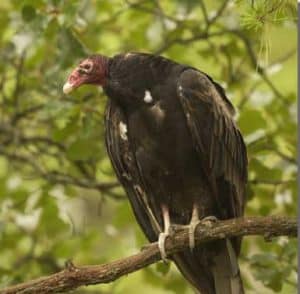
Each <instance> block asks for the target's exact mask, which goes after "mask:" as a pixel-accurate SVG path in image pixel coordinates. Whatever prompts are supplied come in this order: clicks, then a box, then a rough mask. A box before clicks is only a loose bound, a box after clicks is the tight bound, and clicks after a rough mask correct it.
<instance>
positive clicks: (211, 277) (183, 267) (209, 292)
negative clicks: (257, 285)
mask: <svg viewBox="0 0 300 294" xmlns="http://www.w3.org/2000/svg"><path fill="white" fill-rule="evenodd" d="M215 245H216V246H215ZM212 247H213V248H214V249H213V250H212V249H211V248H212ZM173 260H174V261H175V263H176V265H177V267H178V269H179V270H180V271H181V273H182V274H183V275H184V277H185V278H186V279H187V280H188V281H189V282H190V283H191V284H192V285H193V286H194V287H195V289H196V290H197V293H201V294H244V288H243V283H242V279H241V276H240V270H239V266H238V261H237V254H236V252H235V250H234V248H233V247H232V244H231V241H230V240H229V239H226V240H222V241H218V242H214V243H213V244H210V245H209V247H208V246H207V245H205V246H201V247H197V248H195V250H194V251H193V252H191V251H189V250H186V251H184V252H180V253H178V254H176V255H174V256H173Z"/></svg>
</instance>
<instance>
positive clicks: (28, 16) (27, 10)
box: [22, 5, 36, 22]
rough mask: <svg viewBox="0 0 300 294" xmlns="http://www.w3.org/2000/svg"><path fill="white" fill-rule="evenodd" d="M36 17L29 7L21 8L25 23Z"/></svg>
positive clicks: (31, 7)
mask: <svg viewBox="0 0 300 294" xmlns="http://www.w3.org/2000/svg"><path fill="white" fill-rule="evenodd" d="M35 17H36V11H35V8H34V7H33V6H31V5H24V6H23V8H22V18H23V19H24V21H25V22H30V21H32V20H33V19H34V18H35Z"/></svg>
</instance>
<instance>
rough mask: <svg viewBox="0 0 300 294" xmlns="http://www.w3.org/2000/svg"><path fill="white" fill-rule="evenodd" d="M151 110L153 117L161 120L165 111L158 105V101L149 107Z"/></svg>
mask: <svg viewBox="0 0 300 294" xmlns="http://www.w3.org/2000/svg"><path fill="white" fill-rule="evenodd" d="M151 112H152V113H153V114H154V116H155V118H156V119H157V120H158V121H161V120H163V119H164V118H165V111H164V110H163V109H162V108H161V107H160V105H159V104H158V103H156V104H155V105H153V106H152V107H151Z"/></svg>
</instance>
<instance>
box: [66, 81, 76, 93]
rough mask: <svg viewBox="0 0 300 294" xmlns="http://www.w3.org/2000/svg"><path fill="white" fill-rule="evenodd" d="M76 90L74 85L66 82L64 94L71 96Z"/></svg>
mask: <svg viewBox="0 0 300 294" xmlns="http://www.w3.org/2000/svg"><path fill="white" fill-rule="evenodd" d="M73 89H74V87H73V85H72V84H71V83H70V82H66V83H65V84H64V86H63V92H64V94H69V93H71V92H72V90H73Z"/></svg>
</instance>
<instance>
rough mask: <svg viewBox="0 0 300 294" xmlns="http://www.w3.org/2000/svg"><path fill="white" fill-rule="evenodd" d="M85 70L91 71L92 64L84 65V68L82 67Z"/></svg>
mask: <svg viewBox="0 0 300 294" xmlns="http://www.w3.org/2000/svg"><path fill="white" fill-rule="evenodd" d="M82 67H83V68H84V69H86V70H90V69H91V65H90V64H88V63H87V64H84V65H83V66H82Z"/></svg>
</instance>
